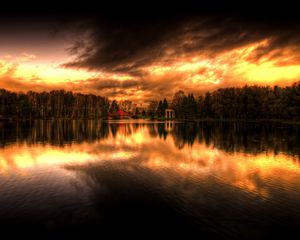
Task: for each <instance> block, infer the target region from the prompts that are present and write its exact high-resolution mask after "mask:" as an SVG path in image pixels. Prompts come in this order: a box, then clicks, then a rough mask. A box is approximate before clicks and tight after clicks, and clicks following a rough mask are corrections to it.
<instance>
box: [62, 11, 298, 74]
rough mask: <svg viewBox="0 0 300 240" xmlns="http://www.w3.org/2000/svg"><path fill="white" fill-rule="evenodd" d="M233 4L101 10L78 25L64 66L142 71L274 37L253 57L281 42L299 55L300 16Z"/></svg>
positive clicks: (272, 52) (271, 53)
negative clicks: (184, 9) (153, 11)
mask: <svg viewBox="0 0 300 240" xmlns="http://www.w3.org/2000/svg"><path fill="white" fill-rule="evenodd" d="M250 9H254V8H253V7H252V8H250ZM234 10H235V9H233V10H232V11H229V10H228V11H224V12H216V13H215V14H214V13H212V12H211V11H207V12H201V11H200V14H199V15H197V14H195V13H194V12H192V13H191V14H190V15H188V14H180V12H179V13H178V12H176V13H177V14H178V15H176V14H174V15H167V16H158V17H153V18H147V17H144V18H141V19H134V18H126V17H125V16H123V15H121V16H119V18H117V19H113V18H108V19H107V18H103V17H97V16H96V17H93V18H90V19H88V20H87V21H86V22H85V24H82V21H81V24H80V27H78V29H79V32H80V31H81V33H82V34H81V36H85V37H84V38H81V39H78V40H77V41H76V43H74V44H73V45H72V46H71V47H70V48H69V52H70V53H71V54H73V56H74V57H75V59H74V60H73V61H70V62H67V63H65V64H64V66H65V67H75V68H77V67H78V68H87V69H93V70H103V71H109V72H118V73H128V74H131V75H135V76H141V75H143V72H142V70H141V68H142V67H145V66H148V65H150V64H153V63H157V62H158V63H159V64H168V63H169V62H170V61H173V60H175V59H176V58H177V57H180V56H184V55H188V54H195V53H196V54H209V55H215V56H216V55H218V54H219V53H221V52H224V51H228V50H231V49H234V48H238V47H241V46H244V45H246V44H250V43H254V42H257V41H260V40H263V39H268V40H269V42H268V45H266V46H262V47H260V48H258V49H257V50H255V51H254V53H253V54H252V56H251V57H250V58H249V60H251V61H257V60H259V59H260V58H261V57H262V56H264V57H268V58H270V59H272V58H275V57H278V56H280V55H278V54H279V52H278V51H280V49H282V48H292V49H293V53H294V55H297V56H299V48H300V47H299V46H300V45H299V43H300V31H299V29H300V24H299V21H298V19H296V18H293V17H289V18H285V19H283V18H282V16H283V15H276V14H277V11H276V12H273V13H272V14H271V13H268V12H266V13H265V15H263V14H259V15H258V16H257V17H255V16H250V13H249V12H244V13H245V14H244V15H243V12H241V14H238V13H237V12H236V11H234ZM292 13H293V11H291V14H292ZM281 14H282V13H281ZM122 16H123V17H124V18H122ZM75 25H76V24H75ZM83 32H84V34H83ZM282 54H283V53H282ZM294 60H297V61H298V60H300V59H299V58H297V57H295V58H294Z"/></svg>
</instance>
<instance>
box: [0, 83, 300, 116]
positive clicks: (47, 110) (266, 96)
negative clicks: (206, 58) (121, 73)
mask: <svg viewBox="0 0 300 240" xmlns="http://www.w3.org/2000/svg"><path fill="white" fill-rule="evenodd" d="M124 103H126V104H124ZM133 106H136V104H135V105H134V104H132V103H131V101H128V100H125V101H120V102H119V103H118V102H117V101H116V100H113V101H110V100H109V99H108V98H106V97H101V96H96V95H93V94H81V93H72V92H69V91H68V92H67V91H64V90H55V91H51V92H41V93H37V92H32V91H29V92H27V93H15V92H10V91H7V90H5V89H0V115H2V116H5V115H9V116H13V117H15V118H25V119H38V118H41V119H47V118H72V119H76V118H86V119H98V118H102V119H106V118H107V117H108V114H109V112H111V113H113V112H116V111H118V110H119V109H122V110H123V111H126V112H129V113H130V115H131V116H132V117H135V118H151V119H164V112H165V109H167V108H172V109H174V111H175V117H176V119H207V118H212V119H293V120H299V119H300V82H297V83H294V84H293V85H291V86H286V87H279V86H274V87H263V86H244V87H230V88H221V89H218V90H216V91H213V92H207V93H205V94H204V95H201V96H198V97H195V96H194V94H193V93H188V94H185V93H184V92H183V91H178V92H176V93H175V95H174V97H173V98H172V99H169V102H168V101H167V99H166V98H164V99H162V100H160V101H150V103H149V104H148V107H147V108H139V107H133Z"/></svg>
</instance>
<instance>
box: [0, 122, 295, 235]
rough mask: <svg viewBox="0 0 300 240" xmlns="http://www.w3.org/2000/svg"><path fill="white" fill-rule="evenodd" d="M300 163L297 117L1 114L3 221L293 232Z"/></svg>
mask: <svg viewBox="0 0 300 240" xmlns="http://www.w3.org/2000/svg"><path fill="white" fill-rule="evenodd" d="M299 160H300V126H297V125H284V124H279V123H268V124H264V123H233V122H227V123H224V122H223V123H222V122H203V123H199V124H196V123H179V122H160V123H159V122H150V121H120V122H110V123H108V122H100V121H67V120H66V121H35V122H19V123H0V227H1V228H2V229H1V231H2V232H8V233H9V234H11V235H14V234H15V233H18V234H32V235H36V234H37V235H38V236H40V237H41V238H45V237H46V236H50V237H58V236H59V237H62V236H64V237H66V236H87V235H90V234H95V233H96V234H97V236H98V237H101V236H107V235H108V236H111V237H112V236H117V235H121V236H125V235H130V236H139V237H140V238H141V239H143V237H144V236H152V237H158V236H162V235H166V236H171V235H177V236H179V235H182V236H184V237H185V238H188V237H189V236H192V234H197V236H198V237H199V238H212V237H218V238H231V239H245V238H248V239H257V238H261V239H265V238H270V237H276V238H278V237H279V238H282V239H286V238H288V237H289V236H292V235H294V234H296V233H298V232H299V229H300V164H299ZM94 236H95V235H94Z"/></svg>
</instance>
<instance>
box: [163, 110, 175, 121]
mask: <svg viewBox="0 0 300 240" xmlns="http://www.w3.org/2000/svg"><path fill="white" fill-rule="evenodd" d="M165 118H167V119H170V118H175V112H174V110H173V109H171V108H167V109H166V110H165Z"/></svg>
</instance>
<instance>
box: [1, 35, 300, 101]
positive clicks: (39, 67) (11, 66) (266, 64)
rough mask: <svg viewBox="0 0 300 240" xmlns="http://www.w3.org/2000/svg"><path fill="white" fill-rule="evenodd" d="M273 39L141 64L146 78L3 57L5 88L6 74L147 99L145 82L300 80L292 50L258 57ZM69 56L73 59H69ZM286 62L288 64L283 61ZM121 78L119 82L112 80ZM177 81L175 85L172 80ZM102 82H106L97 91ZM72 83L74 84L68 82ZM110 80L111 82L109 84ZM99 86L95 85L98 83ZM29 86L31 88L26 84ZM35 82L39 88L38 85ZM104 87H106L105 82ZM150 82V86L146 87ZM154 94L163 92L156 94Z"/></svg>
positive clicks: (21, 81) (208, 85) (199, 86)
mask: <svg viewBox="0 0 300 240" xmlns="http://www.w3.org/2000/svg"><path fill="white" fill-rule="evenodd" d="M268 44H269V40H268V39H265V40H263V41H260V42H256V43H252V44H249V45H246V46H243V47H239V48H236V49H233V50H230V51H227V52H222V53H219V54H217V55H214V54H210V53H207V52H201V53H193V54H190V55H181V56H177V57H175V58H174V59H170V61H168V63H163V62H160V61H157V62H155V63H154V64H152V65H148V66H146V67H142V68H140V69H139V70H141V72H142V73H143V76H142V77H139V76H132V75H130V74H129V73H128V74H127V73H112V72H108V71H107V72H105V71H88V70H85V69H75V68H74V69H71V68H64V67H63V66H62V65H61V64H62V63H64V62H66V61H68V57H67V56H65V57H66V58H65V59H61V61H59V62H57V61H56V62H51V59H49V61H48V62H45V61H44V60H43V61H41V62H40V60H39V56H38V55H35V54H31V53H29V52H28V53H23V54H21V55H20V56H17V57H13V56H11V55H6V56H3V57H2V59H0V80H1V79H3V80H2V85H1V86H0V87H3V88H7V89H9V90H24V89H16V87H15V86H14V83H12V82H10V81H5V79H6V78H7V77H10V78H11V79H15V82H16V83H18V84H17V86H18V87H17V88H22V86H24V88H25V89H27V90H31V88H33V89H32V90H38V91H40V90H46V91H48V90H52V89H58V88H59V89H61V88H64V89H66V90H74V87H76V90H75V91H77V92H78V91H80V92H83V93H89V92H91V93H94V94H95V93H96V94H97V92H98V91H99V94H103V95H104V96H107V97H110V96H113V98H115V99H119V100H120V99H126V98H127V99H133V98H134V99H135V100H137V101H140V102H142V101H143V99H144V96H145V95H147V96H150V95H151V87H150V88H149V87H146V88H143V85H142V84H143V83H144V82H146V84H149V83H150V86H151V84H155V85H160V84H162V83H163V84H165V85H167V84H170V86H171V87H172V89H171V91H170V92H172V93H173V91H175V90H179V89H182V90H185V91H191V90H192V89H193V91H195V93H197V92H202V93H203V92H205V91H212V90H215V89H217V88H220V87H227V86H230V87H231V86H243V85H245V84H248V85H253V84H258V85H270V86H272V85H275V84H276V85H281V86H284V85H290V84H292V83H294V82H296V81H299V79H300V65H299V64H296V63H294V62H293V60H292V59H293V58H292V57H289V55H292V53H290V52H289V51H290V50H289V49H282V52H284V53H285V55H287V56H285V57H277V58H274V57H273V58H271V57H270V56H268V54H265V55H263V56H262V57H261V58H259V59H255V57H256V51H258V50H259V49H261V48H263V47H267V46H268ZM69 60H70V59H69ZM281 62H284V64H280V63H281ZM111 80H112V81H116V83H117V82H119V83H120V85H118V84H115V83H113V82H112V83H111V84H110V82H109V81H111ZM130 80H135V81H137V82H139V81H140V80H141V88H139V87H137V85H136V84H132V85H130V84H129V86H128V85H125V86H124V87H123V86H122V82H126V81H130ZM173 81H174V82H175V83H174V84H172V82H173ZM97 82H98V83H101V82H102V83H104V84H103V86H104V87H101V88H100V90H97V89H98V88H97V87H95V86H97ZM66 83H71V84H69V85H68V84H66ZM106 83H108V84H106ZM93 84H94V85H93ZM26 86H28V87H27V88H26ZM35 86H38V87H36V88H35ZM101 86H102V85H101ZM146 86H148V85H146ZM152 94H162V93H159V92H155V93H152Z"/></svg>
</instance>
